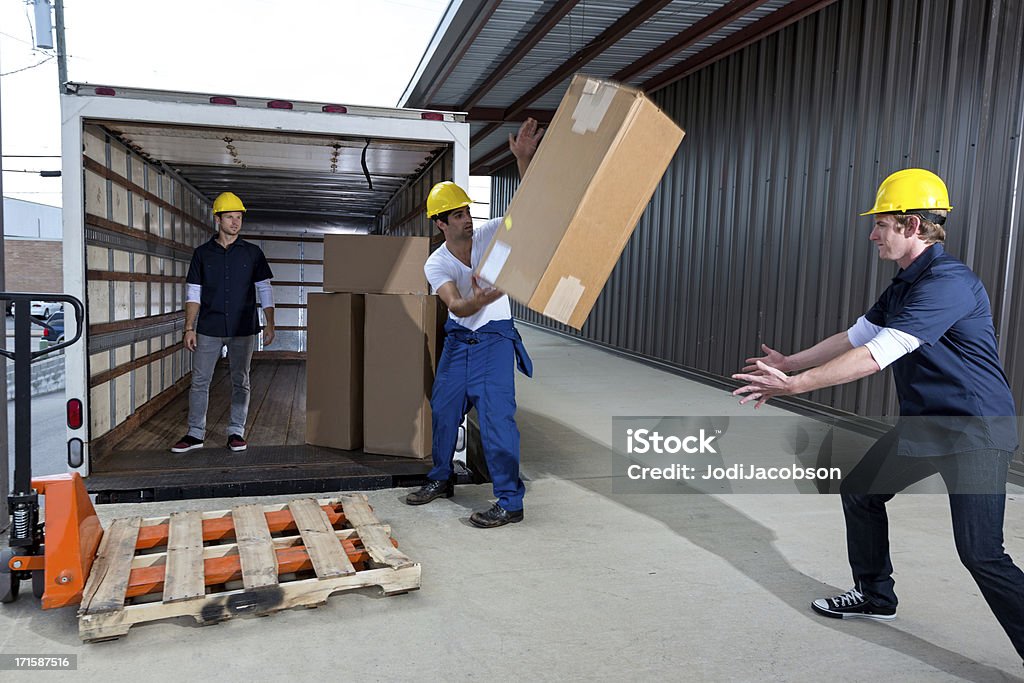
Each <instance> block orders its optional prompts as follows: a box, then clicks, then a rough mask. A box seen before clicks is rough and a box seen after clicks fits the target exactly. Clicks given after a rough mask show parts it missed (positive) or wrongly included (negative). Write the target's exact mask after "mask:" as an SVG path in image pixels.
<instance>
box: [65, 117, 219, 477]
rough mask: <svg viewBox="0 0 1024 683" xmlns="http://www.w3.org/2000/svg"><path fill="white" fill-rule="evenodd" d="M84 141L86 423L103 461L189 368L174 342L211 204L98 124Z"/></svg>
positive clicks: (206, 233)
mask: <svg viewBox="0 0 1024 683" xmlns="http://www.w3.org/2000/svg"><path fill="white" fill-rule="evenodd" d="M83 140H84V159H83V165H84V169H85V170H84V192H85V207H84V208H85V244H86V254H85V259H86V302H85V304H86V311H87V323H88V326H89V329H88V332H89V334H88V337H87V339H88V341H87V343H88V348H87V353H88V364H89V403H90V410H89V417H90V425H89V427H90V439H91V441H92V448H93V455H94V457H95V456H97V455H102V453H103V451H104V448H105V447H108V446H109V445H110V444H111V443H114V442H116V441H117V440H118V438H120V436H121V435H123V434H125V433H127V432H128V431H130V429H131V428H132V426H133V424H135V423H137V422H138V421H140V420H143V419H145V417H146V415H147V414H148V413H151V412H152V411H153V410H154V409H156V408H157V407H158V406H159V405H160V404H161V403H162V402H166V401H167V400H169V398H170V397H172V396H173V395H174V394H176V393H177V392H178V391H179V390H180V388H181V384H182V381H183V378H184V377H185V375H186V374H187V373H188V372H189V370H190V365H189V358H188V354H187V352H186V351H185V349H184V347H183V345H182V341H181V337H182V329H183V328H184V277H185V274H186V272H187V269H188V264H189V259H190V258H191V253H192V249H193V248H194V247H195V246H196V245H197V244H199V243H201V242H203V241H205V240H207V239H209V237H210V235H211V234H212V232H211V230H210V229H209V228H208V227H207V226H209V225H211V213H210V211H211V207H210V205H209V203H208V202H207V201H206V200H205V198H203V197H202V196H201V195H199V194H198V193H197V192H195V191H194V190H193V189H192V188H190V187H189V186H188V184H187V183H185V182H183V181H182V180H181V179H180V178H177V177H175V175H174V174H173V173H171V172H169V171H168V170H166V169H164V168H162V167H160V166H159V165H158V164H156V163H154V162H152V161H149V160H147V159H145V158H143V157H142V156H140V155H138V154H137V153H135V152H134V151H132V150H131V149H129V148H128V147H126V146H125V145H123V144H122V143H121V142H119V141H118V140H116V139H114V138H113V137H112V136H110V135H108V134H107V132H106V131H104V129H103V128H101V127H100V126H97V125H91V124H86V125H85V127H84V131H83Z"/></svg>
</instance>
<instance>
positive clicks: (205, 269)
mask: <svg viewBox="0 0 1024 683" xmlns="http://www.w3.org/2000/svg"><path fill="white" fill-rule="evenodd" d="M244 213H245V206H244V205H243V204H242V200H241V199H239V198H238V197H237V196H236V195H234V194H232V193H231V192H223V193H221V194H220V195H219V196H218V197H217V199H216V200H214V202H213V215H214V220H215V221H216V223H217V234H216V235H215V236H214V237H213V238H212V239H210V241H209V242H206V243H205V244H201V245H200V246H198V247H197V248H196V250H195V252H193V254H192V263H191V264H190V265H189V268H188V275H187V276H186V277H185V282H186V285H185V287H186V296H185V339H184V342H185V348H187V349H188V350H189V351H191V352H192V388H191V390H190V391H189V401H188V433H187V434H185V436H183V437H182V438H181V439H180V440H179V441H178V442H177V443H176V444H174V446H172V447H171V451H172V452H173V453H185V452H187V451H191V450H194V449H196V448H202V447H203V439H204V438H205V437H206V409H207V407H208V404H209V399H210V381H211V380H212V379H213V371H214V369H215V368H216V367H217V361H218V360H220V354H221V348H222V347H224V346H227V347H228V361H229V362H230V364H231V418H230V422H229V423H228V443H227V445H228V448H230V449H231V450H232V451H244V450H245V449H246V447H247V444H246V442H245V438H244V437H245V421H246V417H247V416H248V413H249V362H250V361H251V360H252V351H253V347H254V346H255V345H256V335H257V334H259V332H260V325H259V318H258V317H257V314H256V296H257V294H258V295H259V300H260V306H261V307H262V308H263V315H264V317H266V319H267V324H266V327H264V328H263V344H264V345H268V344H270V343H271V342H272V341H274V295H273V289H272V286H271V283H270V279H271V278H272V277H273V276H274V275H273V273H271V272H270V266H269V265H268V264H267V259H266V257H265V256H264V255H263V250H261V249H260V248H259V247H257V246H256V245H255V244H252V243H250V242H246V241H245V240H243V239H241V238H239V236H238V235H239V233H241V231H242V216H243V214H244Z"/></svg>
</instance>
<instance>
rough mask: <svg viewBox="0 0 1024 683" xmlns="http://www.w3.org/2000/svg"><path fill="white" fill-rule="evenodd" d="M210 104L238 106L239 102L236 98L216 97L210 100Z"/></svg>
mask: <svg viewBox="0 0 1024 683" xmlns="http://www.w3.org/2000/svg"><path fill="white" fill-rule="evenodd" d="M210 104H238V100H236V99H235V98H234V97H220V96H219V95H215V96H213V97H211V98H210Z"/></svg>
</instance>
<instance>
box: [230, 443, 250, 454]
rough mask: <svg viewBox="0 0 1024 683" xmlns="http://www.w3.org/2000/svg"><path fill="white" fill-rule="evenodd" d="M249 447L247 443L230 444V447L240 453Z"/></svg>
mask: <svg viewBox="0 0 1024 683" xmlns="http://www.w3.org/2000/svg"><path fill="white" fill-rule="evenodd" d="M248 447H249V445H248V444H246V445H245V446H228V448H230V449H231V450H233V451H234V452H235V453H238V452H239V451H244V450H245V449H246V448H248Z"/></svg>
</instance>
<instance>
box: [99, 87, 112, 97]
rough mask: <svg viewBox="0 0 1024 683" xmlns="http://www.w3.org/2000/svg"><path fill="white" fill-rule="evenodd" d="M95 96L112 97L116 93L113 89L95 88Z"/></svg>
mask: <svg viewBox="0 0 1024 683" xmlns="http://www.w3.org/2000/svg"><path fill="white" fill-rule="evenodd" d="M96 94H97V95H108V96H110V97H113V96H114V95H116V94H117V93H116V92H114V89H113V88H96Z"/></svg>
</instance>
